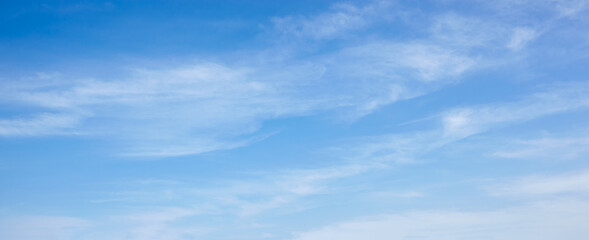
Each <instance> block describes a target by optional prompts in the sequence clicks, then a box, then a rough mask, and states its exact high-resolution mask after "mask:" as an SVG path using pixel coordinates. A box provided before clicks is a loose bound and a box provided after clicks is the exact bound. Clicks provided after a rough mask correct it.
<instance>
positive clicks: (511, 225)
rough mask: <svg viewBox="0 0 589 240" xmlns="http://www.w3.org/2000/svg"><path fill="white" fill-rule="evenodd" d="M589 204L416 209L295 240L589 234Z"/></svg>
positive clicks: (313, 232) (577, 236)
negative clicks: (478, 208) (470, 208)
mask: <svg viewBox="0 0 589 240" xmlns="http://www.w3.org/2000/svg"><path fill="white" fill-rule="evenodd" d="M587 209H589V203H587V202H586V201H579V200H559V201H553V202H539V203H533V204H528V205H523V206H519V207H511V208H503V209H498V210H492V211H413V212H407V213H399V214H391V215H380V216H372V217H365V218H364V219H358V220H353V221H347V222H341V223H337V224H332V225H328V226H325V227H322V228H319V229H315V230H311V231H308V232H303V233H297V234H295V235H296V236H295V237H293V238H292V239H296V240H316V239H317V240H319V239H341V240H357V239H365V238H366V237H369V238H370V239H375V240H380V239H393V240H395V239H487V238H488V239H524V240H527V239H530V240H531V239H546V240H548V239H555V238H560V237H562V236H567V238H569V239H578V240H581V239H583V237H584V236H585V235H586V234H589V232H588V231H587V229H586V227H585V222H587V221H589V212H588V211H587Z"/></svg>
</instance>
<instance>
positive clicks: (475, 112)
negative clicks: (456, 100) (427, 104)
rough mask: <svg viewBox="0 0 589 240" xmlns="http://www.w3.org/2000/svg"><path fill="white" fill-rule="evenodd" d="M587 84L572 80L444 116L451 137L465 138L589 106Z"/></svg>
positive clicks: (449, 112)
mask: <svg viewBox="0 0 589 240" xmlns="http://www.w3.org/2000/svg"><path fill="white" fill-rule="evenodd" d="M587 96H589V88H588V87H587V83H583V82H579V83H570V84H566V85H562V86H554V89H551V90H549V91H545V92H540V93H537V94H534V95H531V96H529V97H527V98H525V99H523V100H521V101H518V102H511V103H503V104H497V103H495V104H488V105H480V106H474V107H464V108H457V109H454V110H450V111H448V112H446V113H444V114H442V116H443V124H444V132H445V134H446V135H448V136H455V137H466V136H469V135H472V134H475V133H478V132H483V131H486V130H487V129H489V128H492V127H501V126H504V125H506V124H513V123H518V122H524V121H529V120H531V119H534V118H538V117H542V116H546V115H550V114H555V113H559V112H564V111H569V110H574V109H580V108H586V107H589V97H587Z"/></svg>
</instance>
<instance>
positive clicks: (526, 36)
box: [507, 28, 538, 51]
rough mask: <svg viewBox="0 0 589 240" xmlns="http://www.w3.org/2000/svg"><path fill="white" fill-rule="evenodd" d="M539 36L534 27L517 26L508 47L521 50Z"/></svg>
mask: <svg viewBox="0 0 589 240" xmlns="http://www.w3.org/2000/svg"><path fill="white" fill-rule="evenodd" d="M537 36H538V33H537V32H536V31H535V30H534V29H531V28H515V29H514V30H513V35H512V37H511V40H510V41H509V43H507V47H508V48H510V49H511V50H514V51H517V50H520V49H522V48H524V47H525V45H526V44H528V43H529V42H530V41H532V40H534V39H535V38H536V37H537Z"/></svg>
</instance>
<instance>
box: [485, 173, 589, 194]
mask: <svg viewBox="0 0 589 240" xmlns="http://www.w3.org/2000/svg"><path fill="white" fill-rule="evenodd" d="M588 182H589V171H580V172H570V173H566V174H561V175H552V176H550V175H548V176H540V175H538V176H528V177H523V178H521V179H518V180H516V181H512V182H510V183H508V184H505V185H504V186H496V187H493V188H491V193H492V194H494V195H498V196H534V195H536V196H537V195H554V194H588V193H589V185H588V184H587V183H588Z"/></svg>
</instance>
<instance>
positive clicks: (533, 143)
mask: <svg viewBox="0 0 589 240" xmlns="http://www.w3.org/2000/svg"><path fill="white" fill-rule="evenodd" d="M507 142H509V144H508V145H506V147H503V150H499V151H496V152H494V153H493V154H492V155H493V156H497V157H501V158H514V159H545V158H550V159H554V160H567V159H575V158H579V157H582V156H586V155H587V153H589V138H587V137H552V138H550V137H542V138H537V139H526V140H516V141H513V140H511V141H507Z"/></svg>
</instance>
